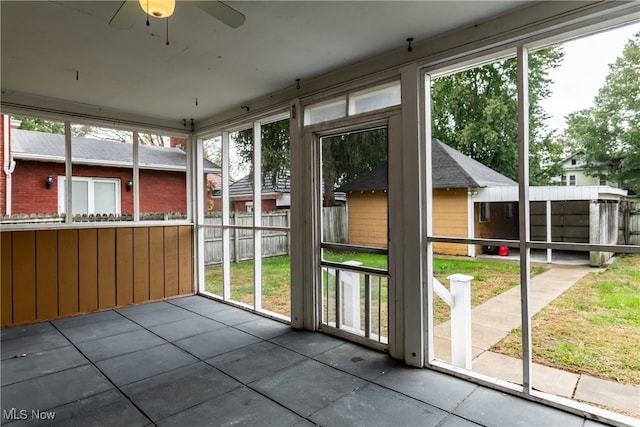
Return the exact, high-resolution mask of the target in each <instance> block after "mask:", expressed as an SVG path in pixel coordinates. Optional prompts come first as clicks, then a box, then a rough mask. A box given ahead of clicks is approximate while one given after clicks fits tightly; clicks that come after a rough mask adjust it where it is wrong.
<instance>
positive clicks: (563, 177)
mask: <svg viewBox="0 0 640 427" xmlns="http://www.w3.org/2000/svg"><path fill="white" fill-rule="evenodd" d="M560 185H567V176H566V175H562V177H561V178H560Z"/></svg>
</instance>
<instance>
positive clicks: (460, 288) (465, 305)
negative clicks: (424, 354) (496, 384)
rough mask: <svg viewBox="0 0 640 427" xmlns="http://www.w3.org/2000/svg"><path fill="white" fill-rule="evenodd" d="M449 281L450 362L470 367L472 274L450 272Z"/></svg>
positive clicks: (462, 366)
mask: <svg viewBox="0 0 640 427" xmlns="http://www.w3.org/2000/svg"><path fill="white" fill-rule="evenodd" d="M447 280H449V283H450V289H451V297H452V298H453V302H454V304H453V307H452V308H451V363H452V364H453V365H454V366H458V367H460V368H465V369H471V358H472V353H471V280H473V277H472V276H467V275H465V274H452V275H451V276H449V277H447Z"/></svg>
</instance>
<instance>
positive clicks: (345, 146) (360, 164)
mask: <svg viewBox="0 0 640 427" xmlns="http://www.w3.org/2000/svg"><path fill="white" fill-rule="evenodd" d="M233 141H234V144H235V147H236V149H237V150H238V155H239V156H240V158H241V160H242V161H243V162H244V163H245V164H248V165H250V172H249V174H248V177H249V181H250V182H251V183H252V184H253V164H252V162H253V129H247V130H243V131H240V132H238V133H237V134H236V135H235V138H233ZM261 143H262V151H261V155H262V164H261V166H262V181H263V182H270V183H271V184H272V185H274V186H275V185H276V183H277V182H278V180H279V179H283V178H284V179H289V170H290V165H291V159H290V150H289V120H288V119H285V120H281V121H278V122H274V123H269V124H266V125H264V126H262V139H261ZM386 160H387V130H386V128H379V129H373V130H366V131H362V132H351V133H346V134H340V135H335V136H330V137H325V138H323V139H322V181H323V193H324V205H325V206H333V205H335V189H336V188H337V187H339V186H340V185H342V184H344V183H346V182H349V181H351V180H353V179H355V178H356V177H358V175H360V174H361V173H363V172H367V171H370V170H372V169H373V168H375V167H376V166H378V165H379V164H380V163H381V162H384V161H386Z"/></svg>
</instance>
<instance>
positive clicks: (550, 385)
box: [435, 265, 640, 416]
mask: <svg viewBox="0 0 640 427" xmlns="http://www.w3.org/2000/svg"><path fill="white" fill-rule="evenodd" d="M598 271H600V270H599V269H595V268H591V267H588V266H557V265H553V266H551V269H550V270H548V271H545V272H544V273H542V274H539V275H537V276H535V277H533V278H532V279H531V291H530V299H529V301H530V306H531V315H532V316H533V315H534V314H536V313H537V312H539V311H540V310H542V309H543V308H544V307H545V306H547V305H548V304H549V303H550V302H551V301H553V300H554V299H556V298H557V297H559V296H560V295H562V293H563V292H564V291H566V290H567V289H569V288H570V287H571V286H573V284H574V283H576V282H577V281H578V280H580V279H581V278H583V277H584V276H585V275H586V274H587V273H591V272H598ZM520 316H521V314H520V287H519V286H516V287H514V288H512V289H510V290H508V291H506V292H504V293H502V294H500V295H498V296H496V297H494V298H492V299H490V300H489V301H487V302H485V303H483V304H481V305H479V306H477V307H475V308H473V309H472V310H471V322H472V325H471V337H472V338H471V341H472V353H473V362H472V363H473V370H474V371H475V372H478V373H482V374H484V375H489V376H492V377H495V378H499V379H502V380H507V381H510V382H513V383H517V384H520V383H521V382H522V361H521V360H520V359H516V358H512V357H508V356H504V355H501V354H498V353H493V352H491V351H488V350H489V349H490V348H491V347H492V346H493V345H494V344H496V343H498V342H500V341H501V340H502V339H503V338H504V337H506V336H507V334H508V333H509V332H511V330H512V329H514V328H517V327H520V325H521V318H520ZM435 357H436V359H440V360H444V361H446V362H449V363H450V361H451V323H450V321H447V322H444V323H441V324H439V325H438V326H436V327H435ZM532 374H533V387H534V388H535V389H536V390H540V391H544V392H547V393H553V394H556V395H558V396H563V397H567V398H571V399H576V400H580V401H585V402H589V403H594V404H597V405H603V406H607V407H610V408H614V409H618V410H622V411H625V412H627V413H631V414H632V415H634V416H640V388H639V387H634V386H629V385H624V384H619V383H616V382H613V381H605V380H602V379H599V378H594V377H591V376H588V375H580V374H574V373H570V372H566V371H563V370H560V369H555V368H550V367H547V366H544V365H539V364H535V363H534V364H533V372H532Z"/></svg>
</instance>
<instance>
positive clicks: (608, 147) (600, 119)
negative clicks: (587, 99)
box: [566, 32, 640, 194]
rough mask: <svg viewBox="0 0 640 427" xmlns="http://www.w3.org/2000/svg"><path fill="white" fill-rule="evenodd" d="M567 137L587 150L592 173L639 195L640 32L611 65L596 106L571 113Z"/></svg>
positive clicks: (596, 98)
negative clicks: (605, 177)
mask: <svg viewBox="0 0 640 427" xmlns="http://www.w3.org/2000/svg"><path fill="white" fill-rule="evenodd" d="M566 138H567V139H568V140H569V141H570V142H572V143H573V144H574V147H576V150H577V151H582V152H583V153H584V158H585V162H586V168H587V170H588V173H589V174H590V175H592V176H602V175H606V176H607V179H608V180H612V181H618V182H619V183H620V184H621V186H622V187H623V188H626V189H628V190H629V191H631V192H633V193H635V194H640V32H638V33H636V34H635V35H634V36H633V37H632V38H631V39H630V40H629V41H628V42H627V44H626V45H625V47H624V49H623V52H622V56H620V57H618V58H617V59H616V61H615V62H614V63H613V64H610V65H609V73H608V74H607V77H606V78H605V82H604V85H603V86H602V87H601V88H600V89H599V91H598V94H597V95H596V97H595V99H594V105H593V107H590V108H585V109H583V110H580V111H577V112H575V113H572V114H570V115H569V117H568V119H567V130H566Z"/></svg>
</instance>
